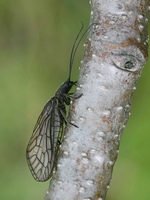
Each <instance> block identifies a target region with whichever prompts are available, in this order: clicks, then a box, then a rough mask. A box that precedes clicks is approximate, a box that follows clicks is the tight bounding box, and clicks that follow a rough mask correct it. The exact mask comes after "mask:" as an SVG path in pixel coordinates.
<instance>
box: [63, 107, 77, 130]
mask: <svg viewBox="0 0 150 200" xmlns="http://www.w3.org/2000/svg"><path fill="white" fill-rule="evenodd" d="M60 113H61V115H62V116H63V118H64V120H65V121H66V122H67V123H69V124H71V125H73V126H74V127H76V128H79V127H78V126H77V125H76V124H73V123H71V121H69V120H68V119H67V117H66V115H65V114H64V112H63V111H62V110H60Z"/></svg>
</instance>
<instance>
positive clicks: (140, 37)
mask: <svg viewBox="0 0 150 200" xmlns="http://www.w3.org/2000/svg"><path fill="white" fill-rule="evenodd" d="M148 3H149V1H148V0H145V1H144V0H134V1H133V0H126V1H124V0H113V1H109V0H92V1H91V10H92V11H91V23H96V24H95V25H94V26H93V28H91V29H90V31H89V35H88V39H87V43H86V45H85V46H86V48H85V55H84V58H83V61H82V64H81V69H80V77H79V81H78V84H79V86H78V88H77V92H76V94H75V95H80V94H83V95H82V97H81V98H79V99H76V100H75V101H73V103H72V106H71V116H72V119H73V120H74V122H75V124H77V125H78V127H79V128H76V127H74V126H71V125H69V124H68V126H67V130H66V134H65V139H64V142H63V144H62V147H61V155H60V158H59V160H58V166H57V171H56V173H55V174H54V176H53V179H52V180H51V183H50V188H49V189H48V192H47V195H46V197H45V199H46V200H60V199H63V200H83V199H84V200H102V199H103V200H104V199H105V197H106V193H107V190H108V188H109V184H110V181H111V177H112V171H113V166H114V163H115V161H116V159H117V156H118V153H119V144H120V138H121V135H122V132H123V130H124V128H125V126H126V123H127V120H128V117H129V114H130V113H129V111H130V106H131V98H132V94H133V91H134V90H135V89H136V84H137V81H138V78H139V77H140V74H141V70H142V68H143V65H144V63H145V62H146V59H147V54H148V53H147V43H148V39H147V38H148V36H147V34H148V32H147V24H148V10H149V9H150V6H149V4H148Z"/></svg>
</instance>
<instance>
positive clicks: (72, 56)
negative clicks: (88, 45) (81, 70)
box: [68, 22, 93, 81]
mask: <svg viewBox="0 0 150 200" xmlns="http://www.w3.org/2000/svg"><path fill="white" fill-rule="evenodd" d="M92 25H93V24H91V25H90V26H89V27H88V28H87V29H86V30H85V31H84V33H83V34H82V35H81V37H80V39H79V41H78V38H79V36H80V34H81V32H82V30H83V22H81V28H80V30H79V32H78V34H77V37H76V39H75V41H74V44H73V47H72V50H71V54H70V64H69V78H68V80H69V81H70V79H71V71H72V67H73V62H74V58H75V54H76V51H77V49H78V46H79V44H80V42H81V40H82V39H83V37H84V36H85V34H86V33H87V31H88V30H89V29H90V28H91V26H92Z"/></svg>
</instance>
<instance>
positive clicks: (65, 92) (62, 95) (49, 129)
mask: <svg viewBox="0 0 150 200" xmlns="http://www.w3.org/2000/svg"><path fill="white" fill-rule="evenodd" d="M82 29H83V24H82V27H81V29H80V31H79V33H78V34H77V37H76V39H75V41H74V44H73V47H72V51H71V55H70V65H69V77H68V79H67V80H66V81H65V82H64V83H63V84H62V85H61V86H60V87H59V88H58V90H57V91H56V93H55V96H54V97H52V98H51V99H50V100H49V101H48V102H47V103H46V105H45V106H44V108H43V110H42V112H41V114H40V116H39V118H38V120H37V122H36V125H35V127H34V130H33V134H32V136H31V138H30V141H29V143H28V146H27V151H26V156H27V163H28V166H29V169H30V171H31V173H32V175H33V177H34V178H35V180H37V181H47V180H48V179H49V178H51V177H52V175H53V170H54V168H55V167H56V162H57V158H58V155H59V147H60V144H61V142H62V139H63V136H64V124H65V122H69V121H68V120H67V116H66V108H65V105H70V99H71V96H70V94H69V91H70V89H71V88H72V86H73V85H76V81H71V80H70V79H71V72H72V67H73V62H74V57H75V54H76V51H77V48H78V46H79V44H80V42H81V40H82V38H83V37H84V35H85V33H86V32H87V30H88V29H89V28H88V29H87V30H86V31H85V32H84V33H83V35H82V36H81V37H80V38H79V36H80V34H81V31H82ZM69 123H70V122H69ZM70 124H72V123H70ZM72 125H74V124H72ZM74 126H76V125H74Z"/></svg>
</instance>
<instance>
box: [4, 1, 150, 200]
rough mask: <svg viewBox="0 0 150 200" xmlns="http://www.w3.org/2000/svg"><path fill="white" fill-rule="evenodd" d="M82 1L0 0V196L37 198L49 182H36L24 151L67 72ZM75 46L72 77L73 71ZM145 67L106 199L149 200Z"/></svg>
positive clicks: (85, 9) (84, 7)
mask: <svg viewBox="0 0 150 200" xmlns="http://www.w3.org/2000/svg"><path fill="white" fill-rule="evenodd" d="M89 18H90V5H89V3H88V1H87V0H82V1H70V0H63V1H58V0H53V1H52V0H43V1H37V0H26V1H24V0H13V1H11V0H0V93H1V94H0V199H3V200H10V199H15V200H20V199H21V200H35V199H36V200H42V199H43V197H44V195H45V192H46V190H47V188H48V185H49V181H48V182H45V183H38V182H36V181H35V180H34V179H33V178H32V176H31V174H30V171H29V169H28V166H27V163H26V157H25V149H26V146H27V143H28V141H29V138H30V136H31V134H32V130H33V127H34V124H35V122H36V119H37V117H38V115H39V113H40V112H41V109H42V108H43V106H44V104H45V102H46V101H47V100H48V99H49V98H50V97H52V96H53V95H54V92H55V90H56V89H57V88H58V86H59V85H60V84H61V83H62V82H63V81H64V80H65V79H66V78H67V75H68V64H69V57H70V51H71V47H72V44H73V41H74V39H75V37H76V34H77V32H78V31H79V29H80V27H81V20H82V21H83V22H84V25H85V27H88V24H89ZM82 55H83V47H82V45H81V46H80V48H79V50H78V53H77V56H76V58H75V60H76V61H75V65H74V69H73V76H72V80H76V79H77V77H78V68H79V65H80V60H81V58H82ZM149 75H150V68H149V67H148V63H147V65H146V66H145V68H144V70H143V73H142V77H141V78H140V80H139V83H138V87H137V91H135V93H134V97H133V105H132V111H131V112H132V114H131V117H130V119H129V121H128V124H127V127H126V130H125V131H124V134H123V137H122V141H121V145H120V154H119V157H118V160H117V162H116V164H115V168H114V173H113V179H112V182H111V185H110V189H109V191H108V195H107V198H106V200H126V199H128V200H134V199H135V200H141V199H144V200H148V199H150V192H149V187H150V112H149V111H150V105H149V103H150V92H149V90H150V83H149V81H148V80H149Z"/></svg>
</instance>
